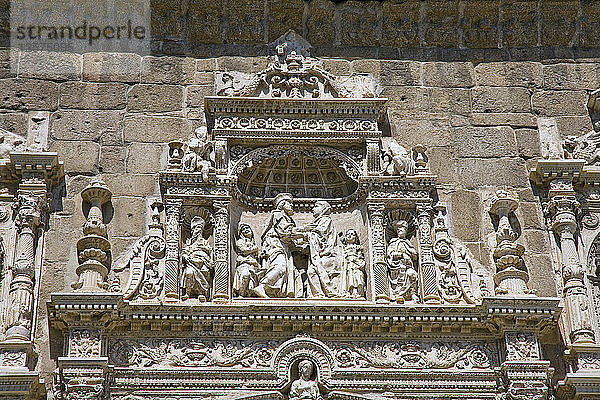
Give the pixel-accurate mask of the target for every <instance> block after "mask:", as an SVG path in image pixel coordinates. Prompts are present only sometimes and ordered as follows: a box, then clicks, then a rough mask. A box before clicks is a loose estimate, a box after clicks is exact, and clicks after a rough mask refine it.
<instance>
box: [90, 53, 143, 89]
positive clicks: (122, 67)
mask: <svg viewBox="0 0 600 400" xmlns="http://www.w3.org/2000/svg"><path fill="white" fill-rule="evenodd" d="M141 63H142V58H141V57H140V56H139V55H137V54H132V53H86V54H84V55H83V79H84V80H88V81H95V82H139V81H140V70H141Z"/></svg>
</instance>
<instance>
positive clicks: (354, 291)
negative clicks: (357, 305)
mask: <svg viewBox="0 0 600 400" xmlns="http://www.w3.org/2000/svg"><path fill="white" fill-rule="evenodd" d="M341 235H342V234H341V233H340V236H341ZM342 243H343V245H344V272H345V274H346V282H345V287H344V289H345V291H346V295H347V296H350V297H352V298H353V299H358V298H364V297H365V270H366V266H367V262H366V260H365V253H364V250H363V248H362V246H361V245H360V241H359V239H358V233H357V232H356V231H355V230H354V229H348V231H346V235H345V236H343V237H342Z"/></svg>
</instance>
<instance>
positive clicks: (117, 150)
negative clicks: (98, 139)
mask: <svg viewBox="0 0 600 400" xmlns="http://www.w3.org/2000/svg"><path fill="white" fill-rule="evenodd" d="M126 154H127V150H126V149H125V148H123V147H122V146H102V148H101V149H100V162H99V168H98V169H99V171H100V172H102V173H109V174H116V173H122V172H125V157H126Z"/></svg>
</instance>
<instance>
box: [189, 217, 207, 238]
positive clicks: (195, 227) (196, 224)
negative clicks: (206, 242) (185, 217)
mask: <svg viewBox="0 0 600 400" xmlns="http://www.w3.org/2000/svg"><path fill="white" fill-rule="evenodd" d="M205 226H206V221H205V220H204V218H202V217H201V216H199V215H196V216H195V217H194V218H192V222H191V223H190V229H191V231H192V238H194V239H195V238H197V237H198V235H202V232H204V227H205Z"/></svg>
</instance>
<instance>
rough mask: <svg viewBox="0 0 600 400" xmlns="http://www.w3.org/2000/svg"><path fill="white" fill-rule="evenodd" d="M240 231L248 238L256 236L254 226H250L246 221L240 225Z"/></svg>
mask: <svg viewBox="0 0 600 400" xmlns="http://www.w3.org/2000/svg"><path fill="white" fill-rule="evenodd" d="M238 229H239V232H240V237H245V238H247V239H253V238H254V232H253V231H252V228H251V227H250V225H248V224H246V223H245V222H242V223H241V224H240V225H239V228H238Z"/></svg>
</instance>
